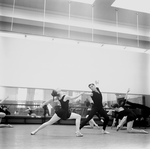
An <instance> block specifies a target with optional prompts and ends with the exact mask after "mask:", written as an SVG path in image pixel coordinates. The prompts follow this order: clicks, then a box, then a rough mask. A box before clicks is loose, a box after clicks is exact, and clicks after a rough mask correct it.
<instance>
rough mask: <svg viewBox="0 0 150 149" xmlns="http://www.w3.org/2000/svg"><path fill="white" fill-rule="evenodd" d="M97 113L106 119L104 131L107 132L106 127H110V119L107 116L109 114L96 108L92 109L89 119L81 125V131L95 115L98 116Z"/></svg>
mask: <svg viewBox="0 0 150 149" xmlns="http://www.w3.org/2000/svg"><path fill="white" fill-rule="evenodd" d="M97 113H98V114H99V115H100V116H102V117H104V123H103V129H104V130H105V129H106V126H107V125H108V121H109V117H108V115H107V112H106V111H105V110H104V109H98V108H94V107H93V108H92V110H91V112H90V113H89V115H88V117H87V118H86V119H85V120H84V121H83V122H82V123H81V124H80V129H81V128H82V127H84V126H85V125H86V124H87V123H88V122H89V121H90V120H91V119H92V118H93V117H94V115H97ZM97 116H98V115H97ZM98 117H99V116H98ZM99 119H100V117H99Z"/></svg>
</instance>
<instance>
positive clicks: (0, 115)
mask: <svg viewBox="0 0 150 149" xmlns="http://www.w3.org/2000/svg"><path fill="white" fill-rule="evenodd" d="M7 98H8V97H6V98H4V99H3V100H1V101H0V104H2V103H3V102H4V101H5V100H6V99H7ZM5 116H6V114H5V111H4V110H3V109H2V108H1V107H0V123H1V121H2V118H3V117H5ZM3 127H7V128H12V127H13V126H12V125H10V124H0V128H3Z"/></svg>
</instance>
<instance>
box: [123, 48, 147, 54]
mask: <svg viewBox="0 0 150 149" xmlns="http://www.w3.org/2000/svg"><path fill="white" fill-rule="evenodd" d="M124 50H126V51H132V52H139V53H145V52H146V49H142V48H136V47H124Z"/></svg>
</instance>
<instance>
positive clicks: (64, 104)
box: [31, 90, 83, 137]
mask: <svg viewBox="0 0 150 149" xmlns="http://www.w3.org/2000/svg"><path fill="white" fill-rule="evenodd" d="M82 94H83V93H81V94H79V95H78V96H76V97H70V96H67V95H63V94H62V92H61V90H53V91H52V96H53V98H54V97H55V98H57V99H58V100H59V101H60V104H61V108H60V109H59V110H58V111H56V113H55V114H54V115H53V116H52V118H51V119H50V120H49V121H47V122H45V123H43V124H42V125H41V126H40V127H39V128H37V129H36V130H34V131H33V132H31V135H35V134H36V133H37V132H38V131H39V130H41V129H43V128H45V127H46V126H48V125H52V124H54V123H55V122H57V121H58V120H60V119H63V120H67V119H76V122H75V123H76V136H77V137H83V134H81V132H80V130H79V126H80V121H81V116H80V115H79V114H77V113H72V112H70V110H69V101H70V100H74V99H76V98H78V97H79V96H81V95H82ZM48 102H49V101H47V102H45V103H44V104H42V105H41V107H43V106H44V105H45V104H47V103H48Z"/></svg>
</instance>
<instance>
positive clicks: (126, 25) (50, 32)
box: [0, 0, 150, 49]
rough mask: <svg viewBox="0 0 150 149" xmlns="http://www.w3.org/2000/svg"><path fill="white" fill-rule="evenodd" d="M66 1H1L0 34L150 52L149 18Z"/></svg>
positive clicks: (107, 2)
mask: <svg viewBox="0 0 150 149" xmlns="http://www.w3.org/2000/svg"><path fill="white" fill-rule="evenodd" d="M114 1H115V0H95V3H94V5H93V6H91V5H88V4H83V3H77V2H68V0H0V30H1V31H4V32H5V31H7V32H15V33H23V34H32V35H40V36H49V37H57V38H67V39H68V38H69V39H74V40H79V41H80V40H81V41H82V40H83V41H89V42H97V43H107V44H119V45H125V46H133V47H140V48H145V49H150V14H146V13H140V12H138V13H137V12H135V11H130V10H125V9H116V8H115V7H112V6H111V5H112V4H113V2H114Z"/></svg>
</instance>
